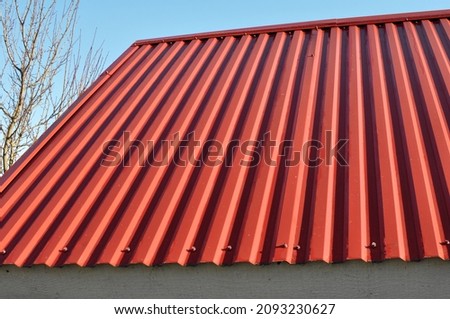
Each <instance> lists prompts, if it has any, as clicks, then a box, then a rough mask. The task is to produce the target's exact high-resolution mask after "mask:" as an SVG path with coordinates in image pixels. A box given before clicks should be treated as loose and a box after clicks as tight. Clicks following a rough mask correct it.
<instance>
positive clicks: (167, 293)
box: [0, 259, 450, 298]
mask: <svg viewBox="0 0 450 319" xmlns="http://www.w3.org/2000/svg"><path fill="white" fill-rule="evenodd" d="M0 283H1V285H0V298H449V297H450V263H449V262H448V261H447V262H446V261H442V260H437V259H432V260H424V261H421V262H409V263H406V262H403V261H400V260H391V261H386V262H383V263H378V264H371V263H364V262H361V261H350V262H345V263H342V264H325V263H322V262H314V263H307V264H305V265H287V264H284V263H283V264H271V265H268V266H253V265H249V264H236V265H233V266H229V267H218V266H215V265H211V264H205V265H198V266H195V267H181V266H178V265H165V266H162V267H145V266H142V265H134V266H129V267H126V268H114V267H111V266H107V265H102V266H96V267H93V268H81V267H78V266H65V267H62V268H48V267H46V266H33V267H31V268H18V267H15V266H2V267H0Z"/></svg>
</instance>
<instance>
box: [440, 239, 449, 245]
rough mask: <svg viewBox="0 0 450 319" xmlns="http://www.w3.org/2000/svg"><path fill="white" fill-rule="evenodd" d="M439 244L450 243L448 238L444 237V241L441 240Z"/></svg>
mask: <svg viewBox="0 0 450 319" xmlns="http://www.w3.org/2000/svg"><path fill="white" fill-rule="evenodd" d="M439 244H441V245H450V240H448V239H446V240H444V241H441V242H440V243H439Z"/></svg>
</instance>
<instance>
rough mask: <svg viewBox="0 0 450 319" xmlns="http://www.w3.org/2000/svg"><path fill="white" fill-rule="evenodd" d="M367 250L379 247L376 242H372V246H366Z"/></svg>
mask: <svg viewBox="0 0 450 319" xmlns="http://www.w3.org/2000/svg"><path fill="white" fill-rule="evenodd" d="M364 247H366V248H376V247H377V243H376V242H374V241H373V242H371V243H370V245H367V246H364Z"/></svg>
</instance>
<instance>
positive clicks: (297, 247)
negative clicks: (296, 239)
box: [292, 245, 301, 250]
mask: <svg viewBox="0 0 450 319" xmlns="http://www.w3.org/2000/svg"><path fill="white" fill-rule="evenodd" d="M300 248H301V247H300V245H295V246H294V247H293V248H292V249H294V250H300Z"/></svg>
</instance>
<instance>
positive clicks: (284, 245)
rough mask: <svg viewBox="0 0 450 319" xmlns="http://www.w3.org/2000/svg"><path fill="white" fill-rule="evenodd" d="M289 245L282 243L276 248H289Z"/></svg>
mask: <svg viewBox="0 0 450 319" xmlns="http://www.w3.org/2000/svg"><path fill="white" fill-rule="evenodd" d="M287 246H288V245H287V244H286V243H281V244H279V245H276V246H275V248H287Z"/></svg>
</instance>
